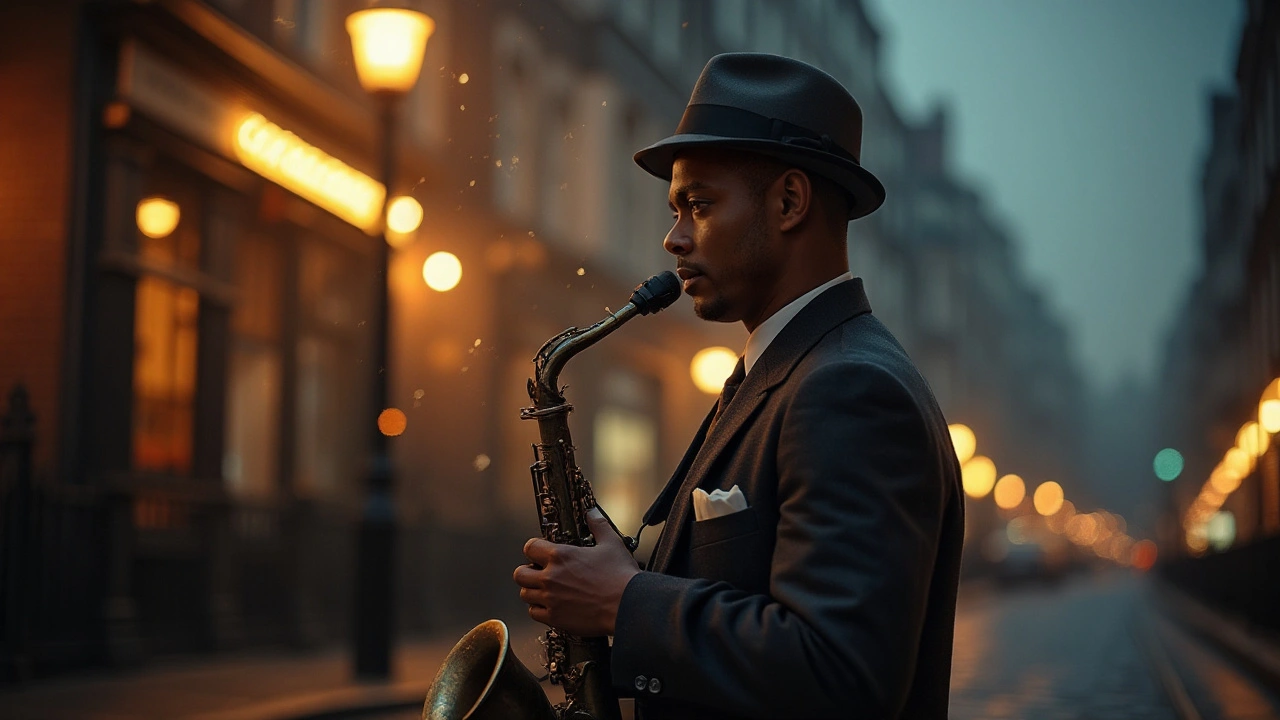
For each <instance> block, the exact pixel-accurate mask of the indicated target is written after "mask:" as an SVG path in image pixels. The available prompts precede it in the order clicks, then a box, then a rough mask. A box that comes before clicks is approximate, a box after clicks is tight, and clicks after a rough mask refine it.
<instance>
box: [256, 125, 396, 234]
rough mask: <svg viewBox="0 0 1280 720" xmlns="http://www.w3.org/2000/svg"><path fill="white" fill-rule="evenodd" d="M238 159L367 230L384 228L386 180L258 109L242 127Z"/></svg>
mask: <svg viewBox="0 0 1280 720" xmlns="http://www.w3.org/2000/svg"><path fill="white" fill-rule="evenodd" d="M235 153H236V158H238V159H239V160H240V162H241V163H243V164H244V166H245V167H247V168H249V169H250V170H253V171H254V172H256V173H258V174H259V175H262V176H263V177H265V178H267V179H268V180H271V181H272V182H274V183H276V184H278V185H280V186H282V187H284V188H286V189H288V190H291V191H293V192H295V193H297V194H298V195H300V196H302V197H304V198H306V199H307V200H310V201H311V202H313V203H315V204H316V205H319V206H320V207H322V208H324V209H325V210H328V211H329V212H331V213H333V214H334V215H337V216H338V217H340V218H342V219H343V220H346V221H347V222H349V223H351V224H352V225H355V226H356V227H358V228H360V229H362V230H364V231H365V232H367V233H370V234H372V233H374V232H377V230H378V228H379V226H380V221H381V218H380V215H381V213H382V201H383V198H384V197H385V196H386V190H385V189H384V188H383V186H382V183H380V182H378V181H376V180H374V179H373V178H371V177H369V176H368V175H365V174H364V173H362V172H360V171H358V170H356V169H354V168H352V167H351V166H349V165H347V164H346V163H344V162H342V161H341V160H338V159H337V158H335V157H332V156H330V155H328V154H326V153H325V152H324V151H323V150H320V149H319V148H317V147H314V146H312V145H310V144H308V143H307V142H306V141H304V140H302V139H301V138H299V137H298V136H297V135H294V134H293V133H291V132H289V131H288V130H285V129H283V128H281V127H280V126H279V125H276V124H275V123H273V122H271V121H270V120H267V119H266V118H265V117H263V116H262V115H261V114H259V113H252V114H250V115H249V116H248V117H246V118H245V119H244V120H242V121H240V124H239V125H238V126H237V127H236V133H235Z"/></svg>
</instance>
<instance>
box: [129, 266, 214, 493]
mask: <svg viewBox="0 0 1280 720" xmlns="http://www.w3.org/2000/svg"><path fill="white" fill-rule="evenodd" d="M199 305H200V296H199V295H198V294H197V293H196V291H195V290H193V289H191V288H188V287H182V286H181V285H178V284H176V283H173V282H170V281H168V280H164V279H161V278H158V277H154V276H150V275H144V276H143V277H141V278H139V279H138V288H137V295H136V304H135V306H134V360H133V466H134V468H135V469H137V470H144V471H152V472H164V473H172V474H175V475H188V474H190V473H191V460H192V454H193V453H192V445H193V443H192V440H193V437H194V434H195V432H194V431H195V395H196V345H197V342H198V340H197V338H198V330H197V326H196V318H197V315H198V313H199Z"/></svg>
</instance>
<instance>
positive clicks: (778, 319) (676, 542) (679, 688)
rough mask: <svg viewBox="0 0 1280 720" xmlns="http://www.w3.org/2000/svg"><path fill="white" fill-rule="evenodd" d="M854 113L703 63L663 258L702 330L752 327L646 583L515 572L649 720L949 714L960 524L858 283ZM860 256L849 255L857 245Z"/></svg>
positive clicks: (780, 72) (860, 211)
mask: <svg viewBox="0 0 1280 720" xmlns="http://www.w3.org/2000/svg"><path fill="white" fill-rule="evenodd" d="M861 135H862V114H861V110H860V109H859V107H858V105H857V103H856V102H855V101H854V99H853V97H852V96H850V95H849V93H848V92H847V91H846V90H845V89H844V88H843V87H842V86H841V85H840V84H839V83H838V82H837V81H836V80H834V79H833V78H831V77H830V76H828V75H827V74H825V73H823V72H822V71H820V70H818V69H816V68H814V67H811V66H809V65H807V64H804V63H801V62H798V61H795V60H790V59H787V58H782V57H778V56H773V55H764V54H754V53H733V54H726V55H719V56H716V57H714V58H712V59H711V61H710V62H709V63H708V64H707V66H706V68H705V69H704V70H703V72H702V75H701V77H700V78H699V79H698V82H697V84H696V85H695V87H694V90H693V94H692V97H691V98H690V101H689V104H688V106H687V107H686V110H685V114H684V117H683V118H682V120H681V122H680V125H679V126H678V127H677V129H676V132H675V134H674V135H672V136H671V137H669V138H666V139H665V140H662V141H660V142H658V143H655V144H654V145H651V146H650V147H648V148H645V149H644V150H641V151H640V152H638V153H637V154H636V156H635V159H636V162H637V163H638V164H639V165H640V166H641V167H642V168H643V169H645V170H646V171H648V172H649V173H651V174H653V175H655V176H657V177H659V178H662V179H664V180H668V181H669V182H670V190H669V196H668V197H669V201H670V205H671V209H672V213H673V217H674V224H673V226H672V228H671V231H670V232H669V233H668V234H667V237H666V239H665V241H664V247H665V248H666V250H667V251H668V252H670V253H671V254H672V255H673V256H675V258H676V267H677V274H678V275H679V276H680V278H681V280H682V287H683V291H684V293H686V294H688V295H689V296H690V297H691V298H692V299H693V303H694V309H695V312H696V313H697V314H698V316H699V317H700V318H702V319H704V320H711V321H717V322H742V323H743V325H744V326H745V327H746V329H747V331H748V332H749V333H750V337H749V339H748V341H747V344H746V347H745V349H744V351H743V356H742V358H740V359H739V363H738V367H737V368H736V369H735V371H734V374H733V375H732V376H731V377H730V378H729V380H728V381H727V382H726V385H725V390H724V392H723V393H722V395H721V397H720V399H719V401H718V402H717V403H716V407H715V408H713V409H712V412H711V413H709V414H708V416H707V418H706V420H704V422H703V423H702V426H701V428H700V429H699V431H698V433H697V435H696V436H695V437H694V439H693V441H692V443H691V445H690V447H689V450H688V451H687V452H686V454H685V457H684V459H683V460H682V461H681V463H680V465H679V466H678V467H677V468H676V470H675V472H674V474H673V475H672V477H671V480H670V481H669V482H668V484H667V486H666V487H665V489H664V490H663V492H662V493H661V494H660V495H659V497H658V498H657V500H656V501H655V502H654V504H653V506H652V507H650V509H649V511H648V512H647V513H646V514H645V517H644V522H645V523H646V524H656V523H659V522H664V521H665V524H664V526H663V530H662V534H661V536H660V537H659V540H658V543H657V546H656V548H655V550H654V553H653V557H652V558H651V559H650V560H649V562H648V564H647V568H646V569H644V570H642V569H641V568H640V567H639V566H638V565H637V563H636V562H635V560H634V559H633V558H632V557H631V554H630V553H629V552H628V550H627V548H626V547H625V545H624V544H623V542H622V541H621V540H620V539H619V537H618V536H617V534H616V533H615V532H614V531H613V529H612V528H611V527H610V525H609V523H608V522H607V521H605V520H604V519H603V517H601V516H600V515H599V514H598V511H595V512H594V513H593V515H592V516H589V522H590V526H591V530H592V533H593V535H594V536H595V538H596V544H595V545H594V546H592V547H574V546H569V545H562V544H553V543H550V542H547V541H544V540H542V539H540V538H537V539H533V540H530V541H529V542H528V543H527V544H526V545H525V548H524V552H525V555H526V556H527V557H528V559H529V560H530V564H529V565H524V566H521V567H519V568H517V569H516V571H515V573H514V579H515V581H516V583H517V584H518V585H519V586H520V588H521V589H520V597H521V599H522V600H524V601H525V602H526V603H527V604H528V605H529V614H530V616H531V617H532V618H533V619H535V620H537V621H539V622H542V623H546V624H548V625H550V626H553V627H556V628H559V629H561V630H563V631H565V632H567V633H571V634H577V635H582V636H588V637H590V636H600V635H611V636H613V645H612V653H611V679H612V683H613V686H614V689H615V690H617V691H618V692H619V694H624V695H630V696H634V697H635V698H636V709H637V715H638V717H640V718H643V719H644V720H663V719H668V718H835V717H841V718H848V717H867V718H944V717H946V714H947V695H948V688H949V680H950V666H951V643H952V627H953V623H954V617H955V596H956V586H957V582H958V576H959V565H960V549H961V542H962V537H963V528H964V506H963V493H962V492H961V489H960V470H959V465H958V463H957V461H956V457H955V453H954V451H953V449H952V447H951V442H950V439H949V434H948V431H947V425H946V421H945V420H944V419H943V417H942V414H941V412H940V411H939V409H938V407H937V403H936V402H935V400H934V398H933V395H932V393H931V391H930V390H929V388H928V385H927V384H926V383H925V381H924V380H923V379H922V378H921V376H920V374H919V373H918V372H917V370H916V368H915V367H914V365H913V364H912V363H911V361H910V359H909V358H908V357H907V355H906V353H905V352H904V351H903V350H902V348H901V346H900V345H899V344H898V343H897V341H896V340H895V339H894V338H893V336H892V335H891V334H890V333H889V331H888V330H887V329H885V327H884V326H883V325H882V324H880V322H879V321H878V320H876V319H875V317H874V316H873V315H872V314H871V308H870V305H869V303H868V300H867V297H866V295H865V294H864V292H863V287H862V282H861V280H859V279H856V278H853V277H852V275H851V274H850V273H849V265H848V252H847V247H846V234H847V232H848V223H849V221H850V220H853V219H857V218H860V217H864V216H866V215H867V214H869V213H870V212H872V211H873V210H875V209H876V208H877V207H879V206H880V204H881V203H882V202H883V201H884V189H883V187H882V186H881V184H880V182H879V181H878V180H877V179H876V178H875V177H874V176H873V175H872V174H871V173H870V172H868V171H867V170H865V169H863V168H862V167H861V165H860V163H859V153H860V150H861ZM855 241H856V240H855Z"/></svg>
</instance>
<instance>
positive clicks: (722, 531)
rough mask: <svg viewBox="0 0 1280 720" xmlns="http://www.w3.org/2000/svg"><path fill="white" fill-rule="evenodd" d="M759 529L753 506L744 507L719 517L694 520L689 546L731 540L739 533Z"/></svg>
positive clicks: (697, 546) (696, 546) (695, 546)
mask: <svg viewBox="0 0 1280 720" xmlns="http://www.w3.org/2000/svg"><path fill="white" fill-rule="evenodd" d="M759 529H760V521H759V519H758V518H757V517H756V510H755V508H754V507H746V508H743V509H742V510H739V511H738V512H733V513H729V514H728V515H721V516H720V517H714V518H708V519H706V520H695V521H694V523H693V531H692V535H690V536H689V548H690V549H694V548H699V547H702V546H704V545H711V544H713V543H718V542H724V541H725V540H732V539H733V538H735V537H737V536H739V535H746V534H748V533H752V532H755V531H757V530H759Z"/></svg>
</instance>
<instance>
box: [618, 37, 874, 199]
mask: <svg viewBox="0 0 1280 720" xmlns="http://www.w3.org/2000/svg"><path fill="white" fill-rule="evenodd" d="M692 147H730V148H738V149H741V150H745V151H749V152H753V153H757V154H760V155H766V156H769V157H772V158H776V159H779V160H782V161H783V162H786V163H788V164H791V165H794V166H795V167H798V168H800V169H802V170H808V171H810V172H813V173H816V174H818V175H821V176H822V177H825V178H827V179H828V180H831V181H833V182H835V183H836V184H837V185H839V186H840V187H842V188H844V189H845V191H846V192H848V193H849V195H850V197H851V198H852V200H853V202H852V205H851V207H850V211H849V219H850V220H854V219H856V218H860V217H862V216H864V215H867V214H868V213H870V212H872V211H873V210H875V209H876V208H878V207H880V204H881V203H883V202H884V186H883V185H881V184H880V181H879V180H877V179H876V176H875V175H872V174H871V173H870V172H868V171H866V170H864V169H863V168H862V165H861V163H860V162H859V157H860V155H861V151H862V109H861V108H859V107H858V103H857V101H855V100H854V99H853V96H852V95H850V94H849V91H848V90H845V89H844V86H843V85H841V84H840V82H839V81H837V80H836V79H835V78H833V77H831V76H830V75H828V74H826V73H825V72H823V71H821V70H819V69H818V68H816V67H813V66H812V65H808V64H806V63H802V62H800V61H799V60H792V59H791V58H786V57H781V56H779V55H769V54H766V53H725V54H723V55H716V56H715V57H713V58H711V59H710V60H709V61H707V66H706V67H704V68H703V69H702V74H701V75H700V76H698V82H697V83H696V84H695V85H694V86H693V95H692V96H691V97H690V98H689V104H688V105H687V106H686V107H685V109H684V117H682V118H681V119H680V124H679V125H678V126H677V127H676V132H675V134H674V135H672V136H671V137H669V138H666V139H664V140H659V141H658V142H656V143H654V144H653V145H650V146H649V147H647V148H645V149H643V150H641V151H640V152H638V153H636V154H635V161H636V163H637V164H638V165H640V167H642V168H644V169H645V170H646V171H647V172H649V173H650V174H652V175H655V176H657V177H659V178H662V179H663V180H667V181H670V180H671V165H672V163H674V162H675V156H676V153H677V152H679V151H680V150H684V149H687V148H692Z"/></svg>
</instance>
